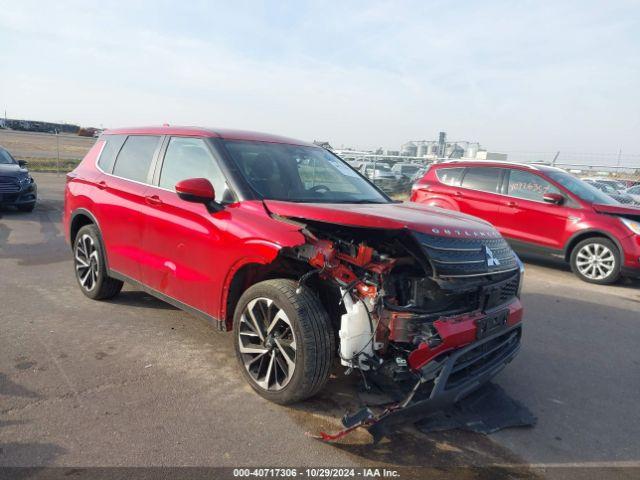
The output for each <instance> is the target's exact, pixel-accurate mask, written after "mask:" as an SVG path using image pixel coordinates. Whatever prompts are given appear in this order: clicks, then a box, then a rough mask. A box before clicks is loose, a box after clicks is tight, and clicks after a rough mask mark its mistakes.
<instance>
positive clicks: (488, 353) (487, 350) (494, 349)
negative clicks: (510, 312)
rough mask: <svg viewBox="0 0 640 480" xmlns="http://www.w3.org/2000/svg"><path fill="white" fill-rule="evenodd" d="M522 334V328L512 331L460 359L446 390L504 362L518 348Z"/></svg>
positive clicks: (449, 378)
mask: <svg viewBox="0 0 640 480" xmlns="http://www.w3.org/2000/svg"><path fill="white" fill-rule="evenodd" d="M521 334H522V329H521V328H516V329H514V330H510V331H508V332H505V333H503V334H502V335H499V336H497V337H496V338H493V339H491V340H489V341H487V342H483V343H480V344H479V345H478V346H477V347H475V348H472V349H471V350H469V351H468V352H465V353H464V354H463V355H461V356H460V357H458V358H457V359H456V361H455V363H454V365H453V367H452V369H451V372H450V374H449V377H448V378H447V383H446V386H445V390H450V389H452V388H456V387H458V386H460V385H462V384H464V383H466V382H467V381H469V380H471V379H472V378H473V377H477V376H478V375H481V374H482V373H484V372H485V371H488V370H489V369H491V368H493V367H494V366H496V365H498V364H500V363H501V362H503V361H504V359H505V358H507V357H508V356H509V354H511V353H512V352H513V351H514V350H515V349H517V348H518V344H519V343H520V336H521Z"/></svg>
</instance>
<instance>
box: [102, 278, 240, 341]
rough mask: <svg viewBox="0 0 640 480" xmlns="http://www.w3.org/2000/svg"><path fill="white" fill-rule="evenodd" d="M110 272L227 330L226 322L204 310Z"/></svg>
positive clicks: (220, 328) (219, 328) (218, 327)
mask: <svg viewBox="0 0 640 480" xmlns="http://www.w3.org/2000/svg"><path fill="white" fill-rule="evenodd" d="M108 272H109V276H110V277H112V278H115V279H118V280H121V281H123V282H126V283H129V284H131V285H133V286H135V287H136V288H139V289H140V290H143V291H144V292H146V293H148V294H149V295H152V296H154V297H156V298H157V299H159V300H162V301H163V302H167V303H168V304H170V305H173V306H174V307H176V308H179V309H180V310H183V311H185V312H187V313H189V314H190V315H193V316H194V317H198V318H201V319H203V320H206V321H207V322H209V323H213V324H214V325H215V326H216V328H217V329H218V330H226V329H227V328H226V324H225V322H223V321H222V320H218V319H217V318H215V317H214V316H212V315H209V314H208V313H205V312H203V311H202V310H198V309H197V308H195V307H192V306H191V305H187V304H186V303H183V302H181V301H180V300H176V299H175V298H173V297H170V296H169V295H165V294H164V293H161V292H159V291H157V290H155V289H153V288H151V287H149V286H147V285H145V284H144V283H142V282H139V281H138V280H134V279H133V278H131V277H129V276H127V275H124V274H123V273H120V272H118V271H116V270H112V269H108Z"/></svg>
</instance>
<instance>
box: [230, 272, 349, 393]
mask: <svg viewBox="0 0 640 480" xmlns="http://www.w3.org/2000/svg"><path fill="white" fill-rule="evenodd" d="M297 287H298V284H297V283H296V282H294V281H293V280H285V279H274V280H266V281H264V282H260V283H257V284H255V285H253V286H251V287H250V288H249V289H247V291H246V292H244V294H243V295H242V296H241V297H240V300H239V301H238V305H237V306H236V310H235V314H234V319H233V330H234V345H235V350H236V358H237V359H238V364H239V366H240V369H241V370H242V374H243V375H244V377H245V379H246V380H247V382H249V384H250V385H251V387H252V388H253V389H254V390H255V391H256V392H257V393H258V394H260V395H261V396H263V397H264V398H266V399H267V400H270V401H272V402H275V403H279V404H282V405H285V404H290V403H294V402H298V401H300V400H304V399H306V398H309V397H311V396H313V395H315V394H316V393H317V392H318V391H320V389H322V387H323V386H324V384H325V382H326V381H327V378H328V377H329V370H330V368H331V363H332V360H333V357H334V355H335V352H336V348H335V335H334V331H333V326H332V325H331V321H330V319H329V316H328V314H327V312H326V311H325V309H324V308H323V307H322V304H321V303H320V300H319V299H318V297H317V296H316V295H314V294H313V293H312V292H311V290H309V289H307V288H304V287H303V288H302V290H301V292H300V293H299V294H298V293H296V289H297Z"/></svg>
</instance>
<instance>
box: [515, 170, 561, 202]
mask: <svg viewBox="0 0 640 480" xmlns="http://www.w3.org/2000/svg"><path fill="white" fill-rule="evenodd" d="M507 193H508V195H509V196H511V197H517V198H522V199H525V200H534V201H536V202H542V201H544V200H543V198H542V197H543V196H544V194H545V193H560V191H559V190H558V189H557V188H556V187H554V186H553V185H551V184H550V183H549V182H547V181H546V180H545V179H543V178H542V177H540V176H538V175H536V174H534V173H531V172H525V171H523V170H510V172H509V189H508V191H507Z"/></svg>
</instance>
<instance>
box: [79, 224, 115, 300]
mask: <svg viewBox="0 0 640 480" xmlns="http://www.w3.org/2000/svg"><path fill="white" fill-rule="evenodd" d="M73 263H74V269H75V272H76V280H78V285H79V286H80V290H81V291H82V293H84V294H85V295H86V296H87V297H89V298H91V299H92V300H106V299H108V298H112V297H114V296H116V295H117V294H118V293H119V292H120V290H122V285H123V282H121V281H120V280H116V279H115V278H111V277H110V276H109V275H108V274H107V265H106V262H105V255H104V247H103V246H102V241H101V240H100V233H99V231H98V228H97V227H96V226H95V225H85V226H84V227H82V228H81V229H80V230H79V231H78V234H77V235H76V238H75V240H74V245H73Z"/></svg>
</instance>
